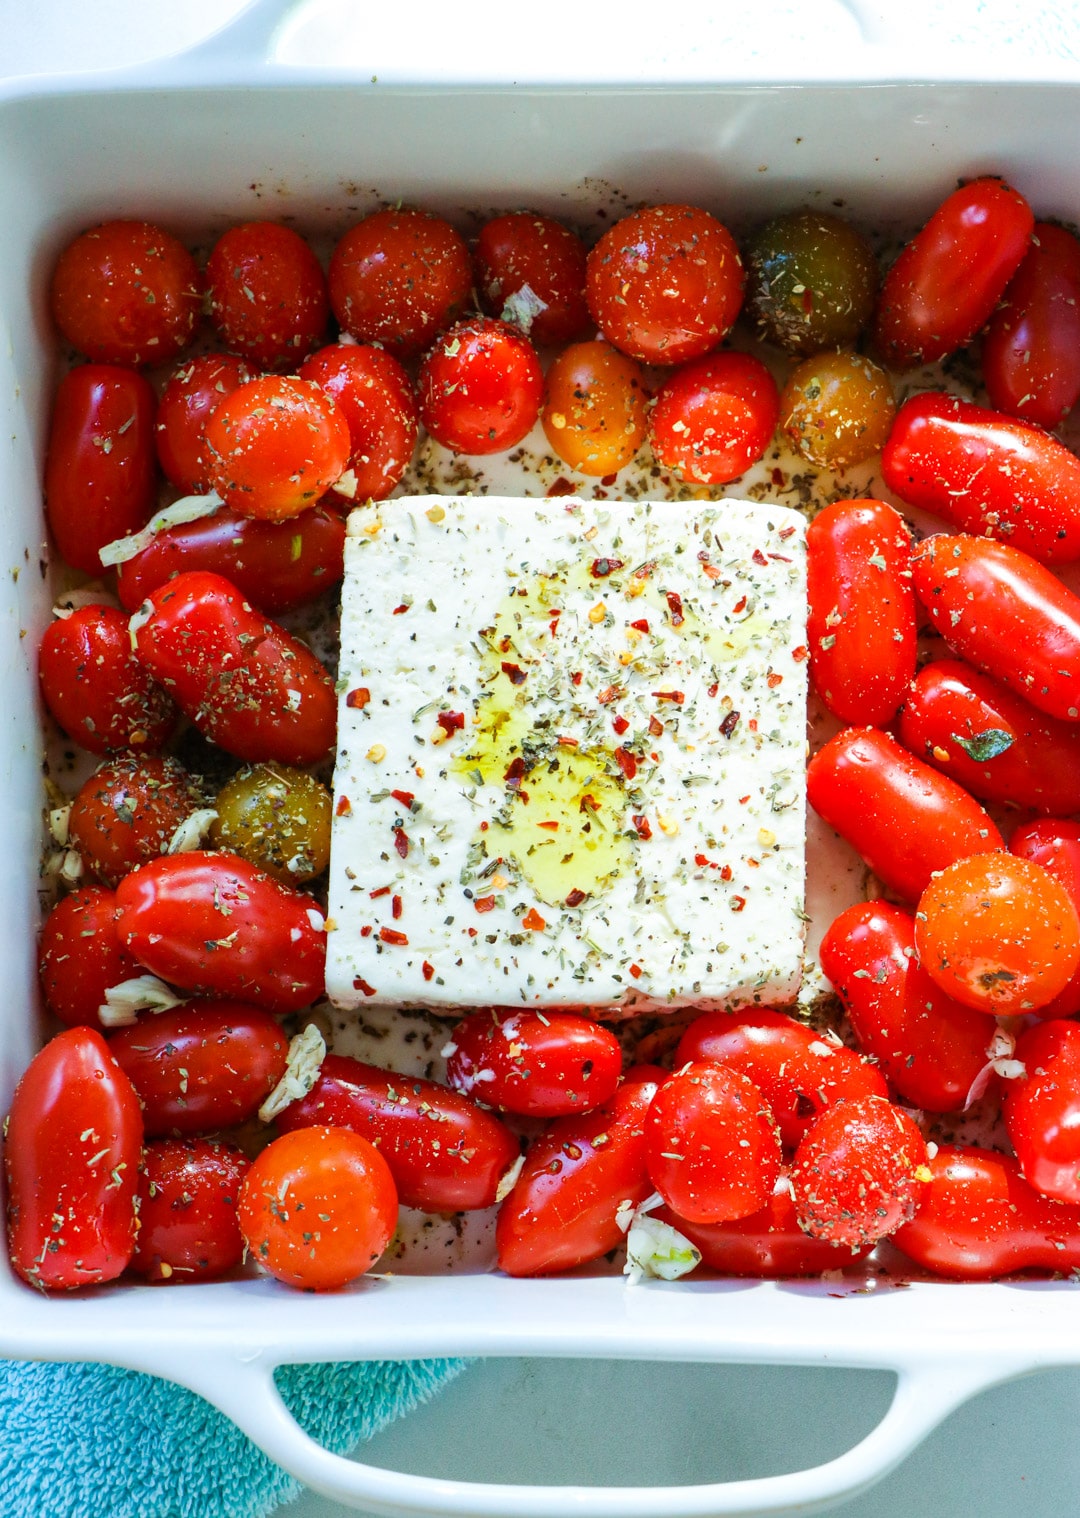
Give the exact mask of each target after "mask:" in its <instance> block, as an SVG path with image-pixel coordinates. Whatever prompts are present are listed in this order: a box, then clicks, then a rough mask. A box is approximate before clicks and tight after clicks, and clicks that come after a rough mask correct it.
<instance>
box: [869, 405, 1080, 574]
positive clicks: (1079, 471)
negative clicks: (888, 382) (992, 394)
mask: <svg viewBox="0 0 1080 1518" xmlns="http://www.w3.org/2000/svg"><path fill="white" fill-rule="evenodd" d="M881 473H882V477H883V478H884V480H885V483H886V485H887V486H888V487H889V489H890V490H892V491H894V492H895V494H896V495H898V496H899V497H900V499H901V500H902V501H907V502H908V504H909V505H911V506H918V507H921V508H922V509H923V510H924V511H932V512H933V513H934V514H935V515H936V516H939V517H943V518H944V519H945V521H946V522H948V523H949V524H950V525H951V526H953V527H957V528H959V529H960V530H961V531H963V532H971V533H974V534H975V535H976V536H978V537H987V538H1003V539H1005V540H1006V541H1007V542H1008V543H1009V544H1010V546H1011V547H1013V548H1016V549H1019V550H1021V552H1023V553H1029V554H1031V556H1032V557H1033V558H1035V559H1038V560H1039V561H1040V562H1041V563H1043V564H1068V563H1071V562H1072V561H1073V560H1074V559H1077V558H1080V459H1078V458H1077V457H1076V455H1075V454H1074V453H1070V452H1069V450H1068V449H1067V448H1066V447H1065V445H1064V444H1063V443H1059V442H1058V440H1057V438H1054V437H1051V436H1050V434H1049V433H1047V432H1044V431H1043V430H1042V428H1041V427H1033V426H1031V425H1030V424H1029V423H1028V422H1021V421H1018V420H1017V419H1016V418H1015V417H1012V416H1006V415H1005V414H1004V413H1003V412H1001V411H987V410H986V408H985V407H983V406H973V405H971V403H970V402H969V401H962V400H960V399H959V398H958V397H957V396H954V395H942V394H937V393H936V392H928V393H927V394H925V395H915V396H912V398H911V399H910V400H909V401H905V402H904V404H903V405H902V406H901V407H900V410H899V412H898V414H897V417H896V421H895V423H894V424H893V429H892V432H891V433H890V434H889V441H888V443H887V444H886V445H885V451H884V453H883V454H882V456H881Z"/></svg>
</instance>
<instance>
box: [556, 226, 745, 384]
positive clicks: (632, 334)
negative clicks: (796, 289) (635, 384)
mask: <svg viewBox="0 0 1080 1518" xmlns="http://www.w3.org/2000/svg"><path fill="white" fill-rule="evenodd" d="M743 285H744V275H743V266H742V260H741V259H740V258H739V250H738V248H737V247H736V246H735V241H734V238H733V237H732V236H731V233H730V232H729V231H728V230H727V228H726V227H724V226H722V225H721V224H720V222H718V221H717V220H716V218H715V217H713V216H710V215H709V213H708V211H702V210H700V209H698V207H696V206H684V205H662V206H647V207H646V208H645V209H644V210H642V211H634V212H632V213H631V215H629V216H624V217H623V219H622V220H621V221H618V222H616V223H615V225H614V226H613V227H611V228H609V229H608V231H606V232H605V233H604V235H603V237H601V239H600V241H599V242H598V243H597V244H596V246H595V247H594V248H593V249H592V251H591V253H590V254H589V259H588V268H587V275H586V296H587V299H588V302H589V310H590V311H591V313H592V316H593V320H594V321H595V322H596V324H597V326H598V327H599V328H600V330H601V331H602V332H603V334H604V336H605V337H606V338H607V340H608V342H609V343H612V344H613V345H614V346H615V347H616V348H619V349H621V350H622V351H623V352H624V353H629V354H630V355H631V357H632V358H636V359H639V360H640V361H641V362H642V363H644V364H682V363H685V362H686V361H687V360H688V359H692V358H701V357H702V356H703V355H704V354H706V353H709V352H711V351H712V349H713V348H716V347H719V345H720V342H721V340H722V339H723V337H724V336H725V334H726V333H727V331H728V329H729V328H730V327H731V326H732V325H733V323H734V321H735V318H736V317H737V316H738V314H739V307H740V306H741V305H742V298H743Z"/></svg>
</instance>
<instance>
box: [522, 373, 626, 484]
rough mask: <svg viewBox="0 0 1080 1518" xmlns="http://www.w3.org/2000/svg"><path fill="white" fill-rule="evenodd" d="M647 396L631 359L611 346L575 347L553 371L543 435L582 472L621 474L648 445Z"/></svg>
mask: <svg viewBox="0 0 1080 1518" xmlns="http://www.w3.org/2000/svg"><path fill="white" fill-rule="evenodd" d="M646 395H647V392H646V387H645V373H644V370H643V369H642V368H641V365H640V364H636V363H635V362H634V360H633V359H632V358H627V357H626V355H625V354H624V353H618V352H617V351H616V350H615V349H614V348H611V347H609V346H608V344H607V343H572V344H571V346H570V347H569V348H564V349H563V351H562V352H561V353H560V354H559V355H558V357H557V358H556V359H555V360H554V362H553V363H552V365H551V368H550V369H549V370H548V374H547V394H546V397H545V400H544V409H543V412H542V414H541V417H540V421H541V424H542V425H543V428H544V436H545V437H546V438H547V440H548V443H549V445H550V447H551V449H552V451H553V452H554V453H555V455H556V457H557V458H560V459H562V461H563V463H564V464H569V466H570V468H571V469H576V470H577V472H578V473H579V474H588V475H599V476H601V477H603V476H604V475H605V474H616V473H617V472H618V471H619V470H620V469H622V467H623V466H624V465H625V464H629V462H630V460H631V459H632V458H633V457H634V455H635V454H636V453H637V451H638V449H639V448H640V447H641V445H642V443H643V442H644V441H645V426H646V424H645V401H646Z"/></svg>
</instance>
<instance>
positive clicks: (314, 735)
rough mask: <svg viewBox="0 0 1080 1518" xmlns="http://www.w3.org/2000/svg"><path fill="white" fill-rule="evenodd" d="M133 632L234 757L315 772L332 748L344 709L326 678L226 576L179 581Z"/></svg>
mask: <svg viewBox="0 0 1080 1518" xmlns="http://www.w3.org/2000/svg"><path fill="white" fill-rule="evenodd" d="M132 626H133V628H134V634H133V636H134V640H135V644H136V652H137V654H138V657H139V658H140V659H141V660H142V661H143V663H144V664H145V665H146V667H147V669H149V671H150V672H151V674H153V675H154V676H155V677H156V678H157V679H158V680H160V681H161V683H162V684H163V685H165V686H167V688H168V689H169V691H170V692H171V694H172V695H173V696H174V697H175V699H176V701H177V703H178V705H179V706H180V709H181V710H182V711H183V712H184V713H185V714H186V715H187V716H188V717H190V718H191V720H192V722H193V723H194V724H195V726H196V727H197V728H198V729H199V731H200V732H201V733H203V734H204V736H205V737H207V738H209V739H210V741H211V742H212V743H217V744H219V745H220V746H221V747H222V748H223V749H225V750H226V752H227V753H230V754H235V755H236V757H237V758H238V759H247V760H249V761H252V762H258V761H260V760H264V759H276V760H278V761H279V762H280V763H281V764H296V765H308V764H317V763H318V762H319V760H320V759H324V758H325V757H326V755H327V753H328V752H329V751H330V749H331V748H332V746H333V743H334V736H335V731H336V726H337V701H336V698H335V696H334V687H333V684H332V683H331V680H330V677H329V675H328V674H327V673H326V670H325V669H323V667H322V665H321V664H320V663H319V661H318V659H316V657H315V655H314V654H313V653H312V652H311V650H310V649H309V648H307V646H306V645H305V644H303V643H300V642H298V641H297V640H296V639H295V638H292V637H290V636H289V634H288V633H287V632H285V631H284V630H283V629H282V628H280V627H279V626H278V625H277V623H276V622H269V621H267V620H266V618H265V617H263V616H260V614H259V613H258V612H257V611H255V610H254V608H253V607H252V606H251V604H250V603H249V602H247V601H245V600H244V599H243V596H242V595H241V593H240V591H238V590H237V589H236V587H235V586H233V585H230V583H229V581H228V580H225V579H222V577H221V576H220V575H215V574H207V573H204V572H202V571H198V570H192V571H191V572H190V573H187V574H181V575H177V577H176V579H175V580H169V581H168V582H167V583H166V584H165V585H163V586H161V588H160V589H159V590H156V591H154V593H153V595H151V596H150V597H149V599H148V600H147V601H146V603H145V605H144V607H143V610H142V611H140V612H138V613H137V614H136V615H135V616H134V617H133V618H132Z"/></svg>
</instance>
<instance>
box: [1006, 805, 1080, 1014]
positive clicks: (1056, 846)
mask: <svg viewBox="0 0 1080 1518" xmlns="http://www.w3.org/2000/svg"><path fill="white" fill-rule="evenodd" d="M1009 852H1010V854H1017V855H1019V857H1020V858H1021V859H1030V860H1031V861H1032V862H1033V863H1034V864H1041V865H1042V867H1043V869H1044V870H1049V872H1050V874H1051V875H1053V877H1054V879H1055V880H1056V881H1058V883H1059V884H1060V885H1061V886H1063V887H1064V890H1065V894H1066V895H1067V896H1068V898H1069V900H1070V901H1071V902H1072V904H1073V906H1074V908H1075V909H1076V912H1077V914H1078V915H1080V823H1077V822H1061V821H1057V820H1054V821H1050V820H1048V819H1045V818H1044V819H1040V820H1039V821H1038V822H1029V823H1026V824H1023V825H1021V826H1020V827H1018V828H1017V829H1016V831H1015V832H1014V833H1013V835H1012V837H1011V838H1010V839H1009ZM1075 1012H1080V970H1077V972H1076V974H1075V975H1074V976H1073V978H1072V980H1070V982H1069V984H1068V985H1067V986H1066V987H1065V989H1064V991H1062V992H1060V993H1059V994H1058V995H1057V996H1055V997H1054V999H1053V1001H1049V1002H1047V1004H1046V1006H1045V1007H1039V1008H1037V1009H1036V1010H1035V1012H1034V1015H1035V1016H1036V1017H1071V1016H1072V1015H1073V1014H1074V1013H1075Z"/></svg>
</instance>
